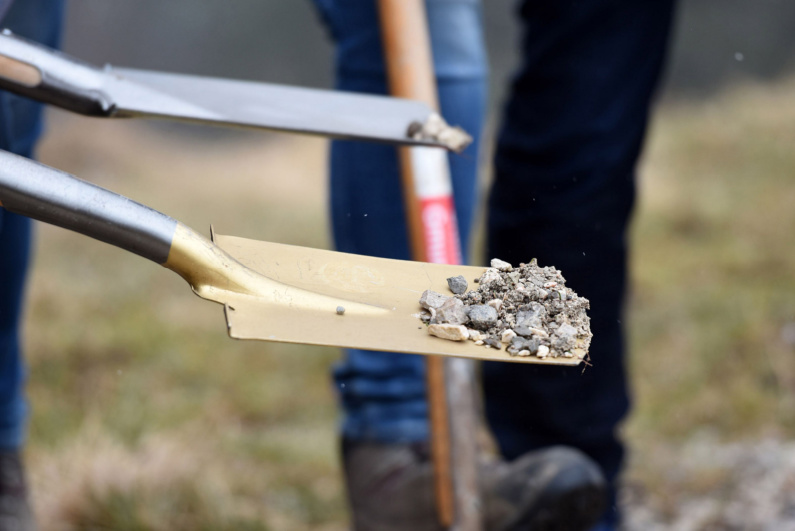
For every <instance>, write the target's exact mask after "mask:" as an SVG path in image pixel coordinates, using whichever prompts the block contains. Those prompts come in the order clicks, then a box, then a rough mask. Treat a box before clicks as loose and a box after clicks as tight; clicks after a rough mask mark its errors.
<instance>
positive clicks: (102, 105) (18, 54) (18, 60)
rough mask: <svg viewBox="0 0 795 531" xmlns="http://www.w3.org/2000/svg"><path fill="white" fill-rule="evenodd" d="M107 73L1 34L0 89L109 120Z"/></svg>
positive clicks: (19, 38)
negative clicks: (105, 87)
mask: <svg viewBox="0 0 795 531" xmlns="http://www.w3.org/2000/svg"><path fill="white" fill-rule="evenodd" d="M104 75H105V73H104V72H103V71H102V70H101V69H99V68H96V67H95V66H92V65H89V64H87V63H83V62H82V61H79V60H77V59H75V58H73V57H70V56H68V55H66V54H62V53H60V52H57V51H55V50H51V49H49V48H46V47H44V46H42V45H40V44H37V43H35V42H31V41H28V40H25V39H23V38H21V37H17V36H16V35H13V34H12V33H11V32H10V31H9V30H3V32H2V34H0V88H3V89H5V90H8V91H9V92H14V93H16V94H19V95H21V96H26V97H28V98H31V99H34V100H37V101H41V102H44V103H49V104H51V105H55V106H56V107H61V108H63V109H66V110H68V111H72V112H76V113H79V114H85V115H89V116H110V115H111V114H112V113H113V104H112V102H111V100H110V98H109V97H108V95H107V94H105V92H104V91H103V90H102V84H103V76H104Z"/></svg>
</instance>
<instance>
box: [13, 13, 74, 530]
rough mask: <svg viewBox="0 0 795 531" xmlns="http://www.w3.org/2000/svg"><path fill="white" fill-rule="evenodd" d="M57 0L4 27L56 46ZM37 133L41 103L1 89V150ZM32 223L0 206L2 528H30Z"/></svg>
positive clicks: (23, 147) (17, 147) (23, 150)
mask: <svg viewBox="0 0 795 531" xmlns="http://www.w3.org/2000/svg"><path fill="white" fill-rule="evenodd" d="M62 11H63V4H62V1H61V0H17V1H16V2H14V4H13V6H12V7H11V9H10V10H9V11H8V13H7V15H6V16H5V18H4V19H3V20H2V22H3V26H4V27H7V28H10V29H11V30H12V31H13V32H14V33H16V34H19V35H21V36H23V37H25V38H28V39H31V40H34V41H38V42H41V43H44V44H46V45H48V46H51V47H56V46H57V45H58V41H59V36H60V25H61V18H62ZM40 133H41V105H39V104H37V103H34V102H32V101H31V100H28V99H25V98H21V97H18V96H15V95H12V94H9V93H7V92H1V91H0V149H4V150H8V151H11V152H13V153H16V154H18V155H22V156H26V157H31V156H32V155H33V149H34V146H35V143H36V141H37V139H38V137H39V135H40ZM30 241H31V222H30V220H29V219H28V218H25V217H22V216H18V215H16V214H12V213H11V212H7V211H5V210H3V209H2V207H0V529H19V530H24V529H31V528H32V525H33V524H32V519H31V515H30V510H29V508H28V505H27V502H26V488H25V481H24V473H23V470H22V462H21V459H20V455H19V451H20V449H21V447H22V445H23V443H24V439H25V421H26V403H25V398H24V379H25V369H24V364H23V361H22V353H21V346H20V326H21V315H22V303H23V295H24V286H25V279H26V275H27V269H28V263H29V257H30Z"/></svg>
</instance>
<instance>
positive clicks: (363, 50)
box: [318, 0, 486, 442]
mask: <svg viewBox="0 0 795 531" xmlns="http://www.w3.org/2000/svg"><path fill="white" fill-rule="evenodd" d="M318 4H319V5H320V7H321V9H322V10H323V13H324V15H325V18H326V21H327V22H328V25H329V26H330V28H331V31H332V34H333V36H334V38H335V41H336V46H337V57H336V72H337V86H338V88H340V89H342V90H349V91H356V92H369V93H376V94H384V93H386V92H387V88H386V80H385V69H384V61H383V51H382V47H381V37H380V31H379V26H378V16H377V11H376V9H377V5H376V2H374V1H367V2H363V1H361V0H318ZM427 7H428V18H429V24H430V29H431V40H432V46H433V54H434V62H435V65H436V69H437V75H438V84H439V92H440V100H441V102H442V103H441V105H442V114H443V115H444V117H445V118H446V119H447V120H448V121H449V122H450V123H452V124H456V125H460V126H462V127H463V128H464V129H466V130H467V131H469V132H470V133H471V134H473V136H474V137H475V142H474V143H473V145H472V146H470V147H469V148H467V150H466V151H465V152H464V153H463V154H462V155H460V156H451V157H450V165H451V174H452V179H453V188H454V195H455V203H456V213H457V217H458V222H459V233H460V235H461V239H462V244H463V248H464V249H465V252H466V249H467V242H468V239H469V232H470V230H469V229H470V225H471V222H472V216H473V212H474V208H475V192H476V172H477V143H478V142H477V140H478V137H479V134H480V130H481V127H482V120H483V114H484V105H485V91H486V59H485V52H484V48H483V39H482V35H481V21H480V16H481V13H480V5H479V2H477V1H476V0H446V1H440V0H431V1H429V2H427ZM330 188H331V217H332V225H333V232H334V241H335V245H336V248H337V250H339V251H344V252H350V253H358V254H366V255H373V256H380V257H386V258H398V259H408V258H410V256H409V245H408V239H407V234H406V222H405V214H404V205H403V200H402V197H403V192H402V189H401V181H400V173H399V166H398V159H397V154H396V150H395V148H394V147H392V146H385V145H379V144H372V143H364V142H343V141H338V142H334V143H333V146H332V151H331V187H330ZM424 369H425V365H424V360H423V358H422V357H421V356H410V355H404V354H389V353H383V352H379V353H375V352H368V351H360V350H351V351H348V352H347V353H346V356H345V360H344V361H343V362H342V363H341V364H340V365H339V366H338V367H337V369H336V371H335V380H336V384H337V388H338V390H339V394H340V397H341V400H342V405H343V409H344V420H343V434H344V436H345V437H347V438H351V439H355V440H369V441H378V442H418V441H426V440H427V439H428V421H427V405H426V402H425V383H424Z"/></svg>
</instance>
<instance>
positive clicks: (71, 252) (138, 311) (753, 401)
mask: <svg viewBox="0 0 795 531" xmlns="http://www.w3.org/2000/svg"><path fill="white" fill-rule="evenodd" d="M793 89H795V81H786V80H785V81H779V82H776V83H770V84H767V85H745V86H742V87H739V88H734V89H732V90H731V91H729V92H727V93H725V94H723V95H722V96H720V97H716V98H714V99H712V100H711V101H710V102H698V103H693V102H689V103H688V102H668V103H666V104H665V105H663V106H662V107H661V108H660V109H659V112H658V114H657V118H656V120H655V122H654V124H653V127H652V133H651V136H650V144H649V149H648V150H647V154H646V156H645V157H644V160H643V164H642V169H641V178H640V186H639V203H638V209H637V211H636V219H635V224H634V229H633V231H632V235H631V238H632V242H633V253H632V272H633V273H632V289H631V294H630V299H629V311H628V312H627V320H628V324H629V343H630V346H631V352H632V354H631V358H630V362H631V365H630V370H631V374H632V381H633V389H634V395H635V409H634V411H633V414H632V416H631V417H630V419H629V420H628V422H627V424H626V426H625V428H624V429H625V433H626V437H627V439H628V441H629V443H630V445H631V448H632V451H631V456H630V460H629V467H628V471H627V474H626V479H627V481H626V484H627V488H626V489H625V493H624V496H623V498H624V503H625V506H626V509H627V513H628V515H629V517H628V528H629V529H643V530H647V529H681V530H691V529H692V530H697V529H716V530H717V529H786V528H787V527H786V526H787V525H789V526H790V528H795V514H794V513H795V510H794V509H793V500H795V445H793V444H791V443H789V442H788V441H789V439H790V438H791V437H792V435H793V434H795V356H793V354H795V297H794V296H793V294H795V275H793V274H792V272H793V271H795V245H793V244H792V234H793V233H795V208H793V207H792V205H793V204H795V185H794V184H795V183H793V181H792V174H793V168H795V152H793V150H792V146H793V144H795V105H794V104H793V103H792V101H793V100H792V97H791V94H792V91H793ZM184 133H185V132H184V131H183V130H179V131H178V132H177V131H175V130H174V129H173V128H164V127H158V128H151V127H146V126H144V124H141V123H136V122H134V121H127V120H120V121H105V120H100V119H87V118H81V117H72V116H67V115H64V114H61V113H55V112H53V113H52V114H51V115H50V127H49V132H48V135H47V137H46V141H45V143H44V145H43V147H42V149H41V153H40V154H41V158H42V160H43V161H45V162H46V163H48V164H51V165H53V166H56V167H59V168H61V169H63V170H67V171H70V172H72V173H75V174H76V175H78V176H80V177H81V178H84V179H87V180H90V181H93V182H96V183H98V184H100V185H102V186H105V187H108V188H111V189H113V190H114V191H117V192H119V193H123V194H125V195H128V196H130V197H132V198H134V199H136V200H138V201H141V202H144V203H146V204H148V205H149V206H152V207H154V208H157V209H159V210H161V211H163V212H165V213H167V214H169V215H171V216H173V217H175V218H177V219H180V220H181V221H183V222H185V223H186V224H188V225H190V226H192V227H194V228H195V229H197V230H199V231H202V232H204V233H209V225H210V224H211V223H212V224H214V226H215V228H216V230H218V231H219V232H220V233H224V234H235V235H240V236H245V237H250V238H256V239H262V240H269V241H279V242H284V243H292V244H297V245H304V246H312V247H327V246H328V241H329V238H328V228H327V224H326V212H325V195H326V191H325V186H326V185H325V177H324V156H325V149H326V147H325V142H324V141H322V140H319V139H312V138H300V137H289V136H276V135H263V134H257V133H252V132H240V133H236V134H234V135H224V136H223V137H221V138H214V137H208V136H207V135H206V134H204V133H202V130H200V129H190V130H189V132H188V134H187V135H186V134H184ZM362 222H366V220H365V219H363V220H362ZM541 265H546V264H541ZM564 274H565V272H564ZM575 289H576V287H575ZM224 328H225V325H224V320H223V315H222V311H221V309H220V307H219V306H217V305H215V304H213V303H210V302H207V301H203V300H200V299H199V298H197V297H195V296H194V295H192V294H191V292H190V290H189V288H188V286H187V285H186V284H185V283H184V282H183V281H182V280H181V279H180V278H179V277H177V276H176V275H174V274H173V273H171V272H170V271H167V270H165V269H163V268H161V267H158V266H156V265H154V264H151V263H149V262H147V261H145V260H143V259H141V258H138V257H135V256H133V255H130V254H128V253H125V252H122V251H119V250H116V249H114V248H112V247H110V246H108V245H105V244H101V243H97V242H95V241H93V240H89V239H87V238H85V237H82V236H79V235H75V234H72V233H68V232H66V231H63V230H61V229H56V228H53V227H47V226H41V227H40V228H39V230H38V245H37V252H36V264H35V269H34V273H33V275H32V279H31V283H30V300H29V305H28V320H27V324H26V329H25V337H26V349H27V358H28V360H29V365H30V370H29V381H28V394H29V397H30V402H31V406H32V417H31V423H30V443H29V445H28V448H27V459H28V463H29V468H30V473H31V478H32V484H33V489H34V493H35V503H36V512H37V517H38V520H39V522H40V524H41V527H42V528H43V529H44V530H49V529H54V530H60V529H64V530H66V529H100V528H101V529H122V530H124V529H129V530H133V529H135V530H144V529H147V530H150V529H151V530H160V529H163V530H166V529H168V530H178V529H214V530H215V529H244V530H246V529H250V530H255V529H277V530H301V529H322V530H329V531H330V530H337V529H340V530H341V529H346V525H347V521H346V518H347V517H346V509H345V505H344V498H343V495H342V486H341V482H340V471H339V467H338V464H337V461H336V440H335V425H336V422H337V411H336V408H335V405H334V393H333V390H332V388H331V386H330V383H329V378H328V368H329V366H330V365H331V364H332V363H333V362H334V361H335V360H336V359H337V358H338V355H339V354H338V352H337V351H335V350H333V349H322V348H309V347H301V346H289V345H278V344H266V343H256V342H238V341H233V340H230V339H228V338H227V337H226V335H225V330H224ZM593 363H598V360H593Z"/></svg>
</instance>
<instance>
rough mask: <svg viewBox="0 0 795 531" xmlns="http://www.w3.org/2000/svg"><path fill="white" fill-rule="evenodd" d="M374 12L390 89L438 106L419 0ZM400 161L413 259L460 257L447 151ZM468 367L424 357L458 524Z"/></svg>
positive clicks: (468, 499)
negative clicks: (379, 24)
mask: <svg viewBox="0 0 795 531" xmlns="http://www.w3.org/2000/svg"><path fill="white" fill-rule="evenodd" d="M379 13H380V19H381V32H382V38H383V43H384V53H385V58H386V66H387V76H388V80H389V88H390V93H391V94H392V95H393V96H398V97H402V98H409V99H415V100H420V101H423V102H425V103H427V104H428V105H429V106H431V107H432V108H434V109H437V110H438V108H439V101H438V93H437V87H436V77H435V75H434V68H433V59H432V55H431V44H430V38H429V35H428V27H427V18H426V14H425V3H424V0H379ZM400 163H401V175H402V179H403V191H404V201H405V203H406V214H407V221H408V230H409V239H410V244H411V251H412V257H413V259H415V260H419V261H427V262H437V263H461V250H460V245H459V238H458V230H457V223H456V218H455V208H454V204H453V199H452V185H451V182H450V169H449V165H448V162H447V154H446V153H445V152H444V151H443V150H441V149H435V148H422V147H420V148H400ZM472 367H473V366H472V363H471V362H469V361H466V360H452V359H451V360H447V361H444V360H443V359H442V358H439V357H434V356H429V357H427V358H426V372H427V375H426V382H427V395H428V408H429V417H430V419H429V420H430V424H431V454H432V458H433V465H434V483H435V485H434V486H435V489H434V490H435V493H436V503H437V508H438V513H439V521H440V523H441V524H442V525H443V526H444V527H446V528H451V529H456V530H460V531H477V530H479V529H481V527H482V524H481V515H480V504H479V500H478V498H479V496H478V481H477V444H476V433H477V431H476V430H477V422H476V419H475V405H474V393H473V387H472V386H473V379H474V377H473V375H474V371H473V369H472ZM451 412H452V413H453V414H452V416H451ZM451 432H452V435H451Z"/></svg>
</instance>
